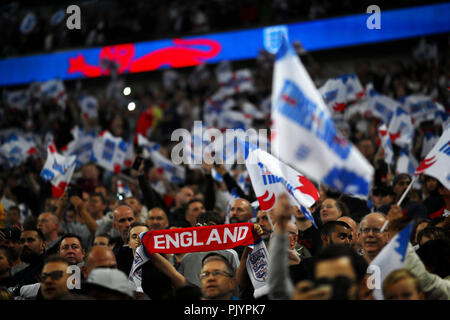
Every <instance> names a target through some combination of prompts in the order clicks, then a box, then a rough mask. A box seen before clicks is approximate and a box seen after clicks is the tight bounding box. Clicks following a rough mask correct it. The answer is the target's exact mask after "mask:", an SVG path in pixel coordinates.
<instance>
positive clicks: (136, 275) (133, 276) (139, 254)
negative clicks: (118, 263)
mask: <svg viewBox="0 0 450 320" xmlns="http://www.w3.org/2000/svg"><path fill="white" fill-rule="evenodd" d="M143 235H144V232H142V233H141V234H140V235H139V237H140V238H141V243H142V236H143ZM149 260H150V256H149V254H148V253H147V251H146V250H145V248H144V246H143V245H142V244H141V245H140V246H139V247H137V248H136V252H135V254H134V259H133V265H132V266H131V270H130V274H129V276H128V280H129V281H130V282H131V284H132V285H133V286H134V288H135V291H136V292H144V290H143V289H142V266H143V265H144V263H146V262H147V261H149Z"/></svg>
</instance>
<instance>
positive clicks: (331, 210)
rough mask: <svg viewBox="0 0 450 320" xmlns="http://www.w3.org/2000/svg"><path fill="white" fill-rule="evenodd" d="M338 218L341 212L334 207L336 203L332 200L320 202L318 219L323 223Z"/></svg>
mask: <svg viewBox="0 0 450 320" xmlns="http://www.w3.org/2000/svg"><path fill="white" fill-rule="evenodd" d="M340 216H342V212H341V211H340V210H339V208H338V207H337V206H336V201H335V200H334V199H325V200H324V201H323V202H322V206H321V208H320V219H321V220H322V222H323V223H326V222H328V221H334V220H337V219H338V218H339V217H340Z"/></svg>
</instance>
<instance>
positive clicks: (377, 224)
mask: <svg viewBox="0 0 450 320" xmlns="http://www.w3.org/2000/svg"><path fill="white" fill-rule="evenodd" d="M386 220H387V218H386V216H385V215H384V214H382V213H378V212H374V213H369V214H368V215H366V216H365V217H364V218H363V219H362V220H361V223H360V226H359V227H360V229H359V234H358V237H359V241H360V243H361V247H362V253H363V256H364V258H365V259H366V261H367V262H368V263H370V262H372V260H373V259H374V258H375V257H376V256H377V255H378V253H380V251H381V250H382V249H383V248H384V246H385V245H386V244H387V243H388V232H387V228H386V229H385V230H383V231H381V229H382V228H383V226H384V224H385V222H386Z"/></svg>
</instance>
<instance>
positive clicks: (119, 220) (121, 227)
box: [112, 205, 136, 244]
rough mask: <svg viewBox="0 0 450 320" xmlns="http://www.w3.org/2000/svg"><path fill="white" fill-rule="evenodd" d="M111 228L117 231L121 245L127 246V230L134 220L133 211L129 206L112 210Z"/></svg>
mask: <svg viewBox="0 0 450 320" xmlns="http://www.w3.org/2000/svg"><path fill="white" fill-rule="evenodd" d="M113 213H114V220H113V223H112V226H113V228H114V229H116V230H117V231H119V233H120V237H121V238H122V241H123V244H128V230H129V229H130V225H131V224H132V223H133V222H134V221H135V220H136V218H135V216H134V212H133V210H132V209H131V208H130V207H129V206H125V205H121V206H118V207H117V208H116V209H115V210H114V212H113Z"/></svg>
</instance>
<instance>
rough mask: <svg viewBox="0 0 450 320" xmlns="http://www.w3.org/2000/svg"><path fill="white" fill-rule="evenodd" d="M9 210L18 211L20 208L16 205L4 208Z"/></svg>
mask: <svg viewBox="0 0 450 320" xmlns="http://www.w3.org/2000/svg"><path fill="white" fill-rule="evenodd" d="M11 210H17V211H19V213H20V208H19V207H18V206H11V207H9V208H8V210H6V211H7V212H9V211H11Z"/></svg>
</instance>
